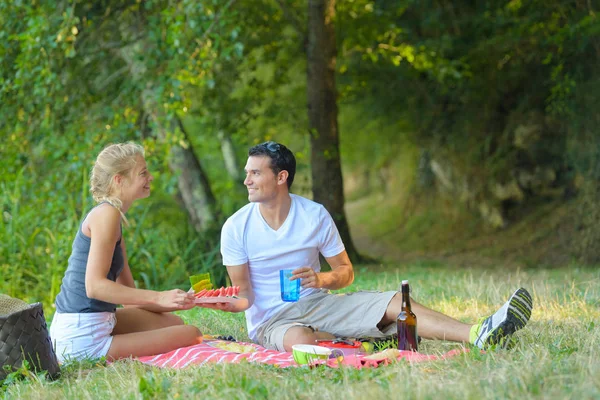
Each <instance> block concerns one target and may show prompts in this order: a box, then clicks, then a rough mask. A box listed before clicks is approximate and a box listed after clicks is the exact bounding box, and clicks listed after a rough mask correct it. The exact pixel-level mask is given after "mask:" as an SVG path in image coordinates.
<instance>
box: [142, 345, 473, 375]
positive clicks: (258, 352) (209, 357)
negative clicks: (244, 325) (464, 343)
mask: <svg viewBox="0 0 600 400" xmlns="http://www.w3.org/2000/svg"><path fill="white" fill-rule="evenodd" d="M227 343H228V342H223V341H220V340H210V341H205V342H203V343H201V344H197V345H194V346H189V347H182V348H180V349H177V350H173V351H171V352H168V353H164V354H158V355H156V356H147V357H139V358H138V360H139V361H141V362H143V363H145V364H150V365H155V366H158V367H169V368H184V367H187V366H188V365H203V364H206V363H216V364H220V363H239V362H242V361H245V362H250V363H258V364H271V365H276V366H278V367H281V368H286V367H298V366H299V365H298V364H296V362H295V361H294V358H293V356H292V353H286V352H279V351H275V350H268V349H265V348H264V347H261V346H259V345H257V344H251V343H239V344H240V345H242V346H251V348H253V349H254V351H252V350H251V349H250V348H248V347H246V349H247V350H249V351H248V352H245V353H239V352H236V351H228V350H226V349H223V348H220V347H218V346H219V345H220V344H227ZM225 347H227V346H225ZM465 351H467V350H459V349H455V350H451V351H449V352H447V353H445V354H442V355H432V354H430V355H427V354H421V353H414V352H410V351H401V352H400V353H399V354H398V356H397V359H398V360H401V359H405V360H407V361H409V362H421V361H431V360H442V359H446V358H449V357H453V356H456V355H458V354H461V353H463V352H465ZM365 357H366V356H365V355H362V354H361V355H348V356H346V357H344V359H343V360H341V361H339V360H336V359H329V360H324V361H322V362H321V363H322V364H326V365H327V366H329V367H332V368H337V367H340V366H351V367H355V368H363V367H376V366H378V365H380V364H388V363H389V362H390V360H389V359H383V360H372V359H368V358H365Z"/></svg>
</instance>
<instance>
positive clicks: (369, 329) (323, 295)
mask: <svg viewBox="0 0 600 400" xmlns="http://www.w3.org/2000/svg"><path fill="white" fill-rule="evenodd" d="M397 293H398V292H396V291H392V292H375V291H372V292H371V291H362V292H354V293H344V294H331V293H329V292H328V291H326V290H324V291H321V292H318V293H314V294H311V295H310V296H307V297H305V298H301V299H300V301H298V302H297V303H290V304H289V305H287V306H286V307H284V308H283V309H282V310H281V311H279V312H278V313H277V314H275V315H274V316H273V317H272V318H271V319H270V320H269V321H267V322H266V323H265V324H263V325H262V326H261V327H260V328H259V330H258V335H257V339H258V343H259V344H260V345H261V346H264V347H266V348H268V349H274V350H279V351H285V350H284V348H283V337H284V336H285V333H286V332H287V330H288V329H290V328H291V327H294V326H306V327H311V328H312V329H316V330H319V331H322V332H328V333H331V334H332V335H334V336H337V337H385V336H388V335H391V334H392V333H394V332H395V331H396V325H395V324H390V325H389V326H387V327H386V328H385V329H384V331H383V332H382V331H380V330H379V328H377V324H378V323H379V322H380V321H381V319H382V318H383V316H384V314H385V311H386V309H387V306H388V304H389V303H390V301H391V300H392V297H394V296H395V295H396V294H397Z"/></svg>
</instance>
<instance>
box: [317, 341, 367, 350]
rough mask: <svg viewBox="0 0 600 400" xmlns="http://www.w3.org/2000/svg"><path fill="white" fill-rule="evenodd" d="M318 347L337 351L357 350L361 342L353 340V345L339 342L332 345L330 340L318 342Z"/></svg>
mask: <svg viewBox="0 0 600 400" xmlns="http://www.w3.org/2000/svg"><path fill="white" fill-rule="evenodd" d="M319 346H325V347H330V348H338V349H357V348H359V347H360V346H361V342H359V341H358V340H355V341H354V344H353V345H350V344H347V343H340V342H336V343H333V340H331V341H326V340H319Z"/></svg>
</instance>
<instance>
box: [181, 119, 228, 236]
mask: <svg viewBox="0 0 600 400" xmlns="http://www.w3.org/2000/svg"><path fill="white" fill-rule="evenodd" d="M177 128H179V129H180V130H181V132H182V133H183V134H184V136H185V138H186V142H187V146H186V147H182V146H173V147H172V148H171V158H170V159H169V167H170V168H171V171H173V172H174V173H175V175H176V176H177V177H178V179H177V187H178V188H179V192H180V193H181V198H182V199H183V204H185V208H186V210H187V211H188V214H189V215H190V219H191V221H192V225H193V226H194V228H195V229H196V232H206V231H208V230H209V229H210V228H211V227H214V224H215V222H216V220H217V215H216V212H215V207H216V201H215V197H214V195H213V193H212V190H211V188H210V184H209V181H208V177H207V175H206V173H205V172H204V169H203V168H202V165H201V164H200V160H198V157H196V154H195V153H194V149H193V147H192V143H191V142H190V140H189V137H188V135H187V132H186V131H185V128H184V127H183V124H182V123H181V120H180V119H179V117H178V116H174V117H173V120H172V123H171V129H172V130H175V129H177Z"/></svg>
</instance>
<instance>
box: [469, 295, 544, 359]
mask: <svg viewBox="0 0 600 400" xmlns="http://www.w3.org/2000/svg"><path fill="white" fill-rule="evenodd" d="M532 308H533V300H532V299H531V295H530V294H529V292H528V291H527V290H525V289H523V288H520V289H518V290H517V291H516V292H514V293H513V295H512V296H510V299H508V301H507V302H506V303H504V305H503V306H502V307H501V308H500V309H499V310H498V311H496V312H495V313H494V314H493V315H492V316H490V317H487V318H485V319H484V320H483V321H481V322H480V323H479V324H476V325H474V326H473V327H472V328H471V335H470V341H471V343H473V344H474V345H475V346H477V347H479V348H481V349H484V348H488V347H490V346H494V345H501V346H503V344H507V343H509V342H510V340H508V339H509V336H510V335H512V334H513V333H515V332H516V331H518V330H519V329H521V328H522V327H524V326H525V325H526V324H527V321H529V317H531V309H532Z"/></svg>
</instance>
